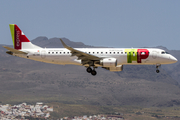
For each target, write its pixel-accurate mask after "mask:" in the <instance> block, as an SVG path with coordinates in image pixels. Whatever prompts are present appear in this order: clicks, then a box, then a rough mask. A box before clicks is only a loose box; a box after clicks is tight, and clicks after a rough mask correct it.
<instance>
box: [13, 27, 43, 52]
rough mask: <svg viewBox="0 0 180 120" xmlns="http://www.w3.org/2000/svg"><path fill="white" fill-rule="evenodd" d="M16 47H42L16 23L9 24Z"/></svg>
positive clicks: (19, 48) (18, 48)
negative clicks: (30, 38)
mask: <svg viewBox="0 0 180 120" xmlns="http://www.w3.org/2000/svg"><path fill="white" fill-rule="evenodd" d="M9 27H10V31H11V36H12V41H13V45H14V49H17V50H21V49H35V48H40V47H38V46H36V45H33V44H32V43H31V42H30V40H29V39H28V38H27V37H26V36H25V35H24V33H23V32H22V31H21V29H19V27H18V26H17V25H16V24H9Z"/></svg>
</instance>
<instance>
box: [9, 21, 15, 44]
mask: <svg viewBox="0 0 180 120" xmlns="http://www.w3.org/2000/svg"><path fill="white" fill-rule="evenodd" d="M14 26H15V25H14V24H9V27H10V31H11V37H12V41H13V45H14V41H15V40H14V38H15V29H14Z"/></svg>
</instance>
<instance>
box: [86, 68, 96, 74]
mask: <svg viewBox="0 0 180 120" xmlns="http://www.w3.org/2000/svg"><path fill="white" fill-rule="evenodd" d="M86 71H87V72H88V73H91V75H93V76H95V75H96V74H97V72H96V71H95V68H94V67H93V69H92V68H91V67H88V68H87V69H86Z"/></svg>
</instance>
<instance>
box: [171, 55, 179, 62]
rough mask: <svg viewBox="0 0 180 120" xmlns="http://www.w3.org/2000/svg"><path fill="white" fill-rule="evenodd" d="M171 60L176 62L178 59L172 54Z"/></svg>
mask: <svg viewBox="0 0 180 120" xmlns="http://www.w3.org/2000/svg"><path fill="white" fill-rule="evenodd" d="M170 60H171V61H172V63H176V62H177V61H178V60H177V59H176V58H175V57H174V56H172V55H171V57H170Z"/></svg>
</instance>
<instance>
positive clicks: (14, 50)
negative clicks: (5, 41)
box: [3, 46, 28, 54]
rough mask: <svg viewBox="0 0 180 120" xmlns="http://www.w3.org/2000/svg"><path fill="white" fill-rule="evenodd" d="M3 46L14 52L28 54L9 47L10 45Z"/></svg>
mask: <svg viewBox="0 0 180 120" xmlns="http://www.w3.org/2000/svg"><path fill="white" fill-rule="evenodd" d="M3 47H4V48H6V49H7V50H9V51H11V52H13V53H15V54H28V53H26V52H22V51H19V50H16V49H13V48H10V47H7V46H3Z"/></svg>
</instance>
